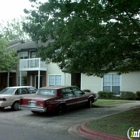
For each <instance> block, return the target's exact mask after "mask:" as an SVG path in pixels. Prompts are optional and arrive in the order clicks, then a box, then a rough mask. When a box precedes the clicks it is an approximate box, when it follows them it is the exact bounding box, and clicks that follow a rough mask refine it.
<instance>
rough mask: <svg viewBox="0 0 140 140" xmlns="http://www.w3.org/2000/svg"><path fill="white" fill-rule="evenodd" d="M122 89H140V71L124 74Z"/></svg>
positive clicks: (133, 90) (134, 90)
mask: <svg viewBox="0 0 140 140" xmlns="http://www.w3.org/2000/svg"><path fill="white" fill-rule="evenodd" d="M121 91H132V92H136V91H140V72H131V73H127V74H122V87H121Z"/></svg>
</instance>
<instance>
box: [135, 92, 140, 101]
mask: <svg viewBox="0 0 140 140" xmlns="http://www.w3.org/2000/svg"><path fill="white" fill-rule="evenodd" d="M136 96H137V99H138V100H140V91H137V92H136Z"/></svg>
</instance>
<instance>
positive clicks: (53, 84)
mask: <svg viewBox="0 0 140 140" xmlns="http://www.w3.org/2000/svg"><path fill="white" fill-rule="evenodd" d="M48 76H49V78H48V85H49V86H55V85H57V84H56V81H54V84H52V85H51V84H50V76H55V77H56V76H61V81H60V85H59V86H61V85H62V78H63V77H62V74H49V75H48ZM55 80H56V79H55Z"/></svg>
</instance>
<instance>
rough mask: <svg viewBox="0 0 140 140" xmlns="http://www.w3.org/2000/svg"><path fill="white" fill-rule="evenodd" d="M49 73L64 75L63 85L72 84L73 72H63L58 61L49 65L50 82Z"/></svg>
mask: <svg viewBox="0 0 140 140" xmlns="http://www.w3.org/2000/svg"><path fill="white" fill-rule="evenodd" d="M49 75H62V85H71V74H69V73H64V72H62V70H61V69H60V68H59V67H58V65H57V64H56V63H50V64H48V65H47V77H48V78H47V83H49ZM47 86H48V84H47Z"/></svg>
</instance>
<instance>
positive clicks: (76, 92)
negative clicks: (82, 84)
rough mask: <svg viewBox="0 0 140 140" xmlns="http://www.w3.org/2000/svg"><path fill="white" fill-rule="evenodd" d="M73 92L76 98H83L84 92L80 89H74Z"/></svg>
mask: <svg viewBox="0 0 140 140" xmlns="http://www.w3.org/2000/svg"><path fill="white" fill-rule="evenodd" d="M73 92H74V94H75V95H76V96H82V95H83V92H82V91H81V90H79V89H78V88H73Z"/></svg>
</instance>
